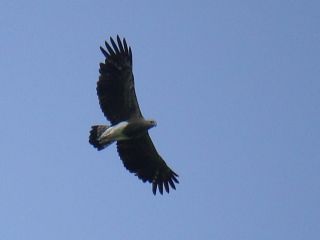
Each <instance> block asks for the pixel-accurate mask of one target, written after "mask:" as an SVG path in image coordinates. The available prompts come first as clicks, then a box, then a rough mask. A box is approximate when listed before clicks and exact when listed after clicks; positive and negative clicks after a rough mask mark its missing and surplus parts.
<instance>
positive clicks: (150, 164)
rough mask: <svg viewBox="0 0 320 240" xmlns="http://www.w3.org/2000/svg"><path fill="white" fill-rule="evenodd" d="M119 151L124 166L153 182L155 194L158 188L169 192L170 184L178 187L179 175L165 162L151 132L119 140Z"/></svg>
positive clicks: (143, 179)
mask: <svg viewBox="0 0 320 240" xmlns="http://www.w3.org/2000/svg"><path fill="white" fill-rule="evenodd" d="M117 147H118V153H119V155H120V157H121V159H122V161H123V164H124V166H125V167H126V168H127V169H128V170H129V171H130V172H132V173H135V175H136V176H138V177H139V178H140V179H141V180H142V181H143V182H146V181H148V182H150V183H152V191H153V194H156V191H157V188H158V189H159V192H160V193H161V194H162V193H163V187H164V188H165V190H166V192H167V193H169V185H170V186H171V187H172V188H173V189H176V187H175V183H179V181H178V179H177V177H178V175H177V174H176V173H175V172H173V171H172V170H171V169H170V168H169V167H168V166H167V164H166V163H165V161H164V160H163V159H162V158H161V156H160V155H159V154H158V152H157V150H156V149H155V147H154V145H153V143H152V141H151V138H150V136H149V134H145V135H144V136H142V137H139V138H137V139H131V140H127V141H118V142H117Z"/></svg>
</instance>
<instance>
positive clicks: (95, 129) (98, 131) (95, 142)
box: [89, 125, 114, 151]
mask: <svg viewBox="0 0 320 240" xmlns="http://www.w3.org/2000/svg"><path fill="white" fill-rule="evenodd" d="M109 127H110V126H107V125H94V126H91V131H90V135H89V143H90V144H91V145H92V146H93V147H95V148H96V149H97V150H98V151H100V150H102V149H104V148H106V147H107V146H109V145H110V144H112V143H113V142H114V141H108V142H105V141H104V142H102V141H100V140H99V138H100V136H101V135H102V134H103V133H104V131H106V130H107V129H108V128H109Z"/></svg>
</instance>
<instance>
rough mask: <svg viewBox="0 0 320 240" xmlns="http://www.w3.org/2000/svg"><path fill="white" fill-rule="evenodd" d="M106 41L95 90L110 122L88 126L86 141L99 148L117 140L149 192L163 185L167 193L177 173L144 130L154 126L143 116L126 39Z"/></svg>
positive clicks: (126, 162)
mask: <svg viewBox="0 0 320 240" xmlns="http://www.w3.org/2000/svg"><path fill="white" fill-rule="evenodd" d="M110 42H111V45H112V47H111V46H110V45H109V44H108V43H107V42H106V48H107V51H106V50H104V49H103V48H101V47H100V49H101V51H102V53H103V54H104V55H105V57H106V59H105V63H101V64H100V70H99V71H100V77H99V80H98V83H97V94H98V98H99V103H100V107H101V109H102V111H103V113H104V115H105V116H106V118H107V119H108V120H109V121H110V122H111V126H108V125H95V126H92V127H91V131H90V136H89V142H90V144H92V145H93V146H94V147H95V148H97V149H98V150H102V149H104V148H105V147H107V146H109V145H110V144H112V143H113V142H117V150H118V153H119V155H120V158H121V160H122V161H123V164H124V166H125V167H126V168H127V169H128V170H129V171H130V172H132V173H135V175H136V176H138V177H139V178H140V179H141V180H142V181H143V182H146V181H148V182H151V183H152V190H153V193H154V194H156V191H157V188H158V189H159V192H160V193H161V194H162V193H163V187H164V188H165V190H166V191H167V192H168V193H169V185H170V186H171V188H173V189H175V183H179V182H178V180H177V177H178V175H177V174H176V173H175V172H173V171H172V170H171V169H170V168H169V167H168V166H167V164H166V163H165V161H164V160H163V159H162V158H161V156H160V155H159V154H158V152H157V150H156V149H155V147H154V145H153V143H152V140H151V138H150V136H149V134H148V130H149V129H150V128H152V127H154V126H156V122H155V121H154V120H146V119H144V118H143V116H142V113H141V111H140V108H139V104H138V101H137V97H136V93H135V89H134V77H133V73H132V52H131V48H130V47H128V46H127V43H126V40H125V39H123V41H121V39H120V38H119V36H117V43H118V44H116V43H115V41H114V40H113V39H112V38H110Z"/></svg>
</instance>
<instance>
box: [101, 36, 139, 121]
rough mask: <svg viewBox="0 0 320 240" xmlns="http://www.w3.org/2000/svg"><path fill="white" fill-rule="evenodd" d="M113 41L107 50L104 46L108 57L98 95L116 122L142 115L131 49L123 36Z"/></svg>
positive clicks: (102, 105) (108, 116) (105, 110)
mask: <svg viewBox="0 0 320 240" xmlns="http://www.w3.org/2000/svg"><path fill="white" fill-rule="evenodd" d="M110 42H111V45H109V44H108V43H107V42H105V45H106V50H105V49H103V48H102V47H100V49H101V51H102V53H103V54H104V56H105V57H106V59H105V62H104V63H100V69H99V72H100V77H99V81H98V83H97V94H98V97H99V103H100V107H101V110H102V111H103V113H104V115H105V116H106V118H107V119H108V120H109V121H110V122H111V123H112V124H113V125H114V124H117V123H119V122H121V121H125V120H128V119H131V118H141V117H142V114H141V112H140V109H139V105H138V101H137V97H136V93H135V90H134V79H133V73H132V52H131V48H130V47H129V48H128V45H127V43H126V40H125V39H123V41H121V39H120V38H119V36H117V43H115V41H114V40H113V39H112V38H110Z"/></svg>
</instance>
